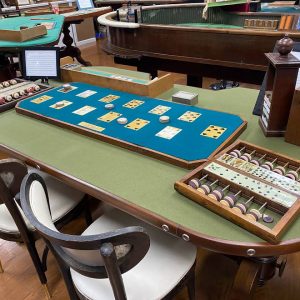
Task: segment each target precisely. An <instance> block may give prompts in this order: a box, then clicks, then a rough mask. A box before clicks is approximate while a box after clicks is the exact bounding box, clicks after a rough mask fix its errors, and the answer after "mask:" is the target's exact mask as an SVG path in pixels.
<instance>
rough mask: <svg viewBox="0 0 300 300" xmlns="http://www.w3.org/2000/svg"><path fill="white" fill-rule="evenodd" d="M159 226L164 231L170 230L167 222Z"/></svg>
mask: <svg viewBox="0 0 300 300" xmlns="http://www.w3.org/2000/svg"><path fill="white" fill-rule="evenodd" d="M161 228H162V230H163V231H164V232H168V231H169V230H170V228H169V226H168V225H167V224H163V225H161Z"/></svg>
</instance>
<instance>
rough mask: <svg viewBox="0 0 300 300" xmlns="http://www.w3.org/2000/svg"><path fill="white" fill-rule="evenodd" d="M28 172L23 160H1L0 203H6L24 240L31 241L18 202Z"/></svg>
mask: <svg viewBox="0 0 300 300" xmlns="http://www.w3.org/2000/svg"><path fill="white" fill-rule="evenodd" d="M26 174H27V166H26V165H25V164H24V163H23V162H21V161H19V160H16V159H2V160H0V205H3V204H4V205H5V206H6V207H7V209H8V211H9V213H10V214H11V216H12V218H13V219H14V221H15V223H16V225H17V227H18V229H19V232H20V235H21V237H22V240H23V241H24V242H29V240H30V232H29V230H28V228H27V225H26V222H25V219H24V217H25V216H24V214H23V211H22V210H21V207H20V206H19V203H18V200H19V199H18V198H19V196H18V195H19V192H20V188H21V183H22V180H23V178H24V177H25V175H26ZM5 234H8V233H7V232H6V233H5Z"/></svg>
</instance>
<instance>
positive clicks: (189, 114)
mask: <svg viewBox="0 0 300 300" xmlns="http://www.w3.org/2000/svg"><path fill="white" fill-rule="evenodd" d="M200 116H201V114H200V113H197V112H194V111H186V112H185V113H184V114H183V115H181V116H180V117H179V118H178V120H181V121H185V122H190V123H191V122H194V121H195V120H197V119H198V118H199V117H200Z"/></svg>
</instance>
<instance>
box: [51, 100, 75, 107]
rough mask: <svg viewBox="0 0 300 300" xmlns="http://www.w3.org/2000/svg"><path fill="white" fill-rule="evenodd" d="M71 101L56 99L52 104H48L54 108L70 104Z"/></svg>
mask: <svg viewBox="0 0 300 300" xmlns="http://www.w3.org/2000/svg"><path fill="white" fill-rule="evenodd" d="M72 103H73V102H70V101H67V100H62V101H58V102H56V103H55V104H53V105H50V107H51V108H54V109H62V108H64V107H66V106H68V105H71V104H72Z"/></svg>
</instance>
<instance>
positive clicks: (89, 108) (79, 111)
mask: <svg viewBox="0 0 300 300" xmlns="http://www.w3.org/2000/svg"><path fill="white" fill-rule="evenodd" d="M95 109H96V107H92V106H89V105H86V106H83V107H81V108H79V109H77V110H74V111H73V114H76V115H80V116H84V115H86V114H88V113H89V112H91V111H93V110H95Z"/></svg>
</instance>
